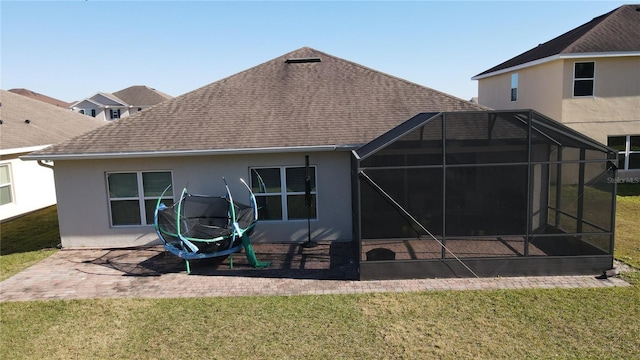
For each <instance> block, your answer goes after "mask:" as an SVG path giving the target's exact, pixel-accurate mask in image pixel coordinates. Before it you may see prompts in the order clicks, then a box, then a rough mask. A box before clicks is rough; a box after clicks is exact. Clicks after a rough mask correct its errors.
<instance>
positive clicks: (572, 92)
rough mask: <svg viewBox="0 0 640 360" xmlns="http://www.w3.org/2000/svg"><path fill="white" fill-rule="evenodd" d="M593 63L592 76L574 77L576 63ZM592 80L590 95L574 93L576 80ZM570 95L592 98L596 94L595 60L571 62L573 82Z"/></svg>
mask: <svg viewBox="0 0 640 360" xmlns="http://www.w3.org/2000/svg"><path fill="white" fill-rule="evenodd" d="M585 63H593V76H592V77H590V78H576V65H577V64H585ZM589 80H590V81H592V84H593V85H592V88H591V95H576V81H589ZM571 95H573V97H574V98H593V97H595V96H596V62H595V61H576V62H574V63H573V82H572V83H571Z"/></svg>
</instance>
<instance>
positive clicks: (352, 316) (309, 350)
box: [0, 287, 640, 359]
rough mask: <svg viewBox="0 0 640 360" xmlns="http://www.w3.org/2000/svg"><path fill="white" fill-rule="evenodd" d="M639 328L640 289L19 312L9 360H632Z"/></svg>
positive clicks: (5, 331)
mask: <svg viewBox="0 0 640 360" xmlns="http://www.w3.org/2000/svg"><path fill="white" fill-rule="evenodd" d="M638 319H640V291H639V288H638V287H630V288H603V289H571V290H569V289H546V290H545V289H538V290H499V291H446V292H445V291H442V292H435V291H434V292H422V293H385V294H364V295H322V296H290V297H283V296H271V297H240V298H186V299H126V300H123V299H118V300H103V299H102V300H82V301H35V302H17V303H4V304H2V334H1V335H0V336H1V340H2V346H1V349H0V357H1V358H3V359H10V358H11V359H16V358H42V357H44V358H47V359H71V358H73V359H88V358H92V359H107V358H119V359H187V358H196V359H200V358H207V359H266V358H275V359H301V358H310V359H333V358H347V359H396V358H400V359H401V358H407V359H408V358H450V359H460V358H484V359H491V358H517V359H520V358H532V359H533V358H535V359H542V358H551V357H559V358H576V359H583V358H609V359H625V358H630V357H633V354H636V355H637V354H640V338H639V337H638V333H640V321H638Z"/></svg>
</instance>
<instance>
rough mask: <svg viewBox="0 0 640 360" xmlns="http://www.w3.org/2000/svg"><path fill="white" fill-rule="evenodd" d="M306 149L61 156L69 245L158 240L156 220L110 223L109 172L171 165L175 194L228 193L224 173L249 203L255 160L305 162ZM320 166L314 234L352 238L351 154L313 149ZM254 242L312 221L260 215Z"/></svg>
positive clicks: (59, 176) (301, 232)
mask: <svg viewBox="0 0 640 360" xmlns="http://www.w3.org/2000/svg"><path fill="white" fill-rule="evenodd" d="M304 155H305V154H276V155H234V156H200V157H177V158H147V159H125V160H92V161H81V160H68V161H57V162H56V169H55V179H56V185H57V195H58V216H59V219H60V235H61V238H62V245H63V246H64V247H71V248H74V247H124V246H141V245H146V244H150V243H157V242H158V239H157V236H156V234H155V231H154V230H153V227H152V226H130V227H111V226H110V221H109V206H108V203H107V189H106V177H105V173H106V172H110V171H144V170H171V171H172V172H173V184H174V190H173V191H174V196H176V197H177V196H179V195H180V192H181V191H182V188H183V187H184V186H186V185H187V184H188V187H189V190H190V191H191V192H192V193H199V194H220V195H224V194H225V190H224V183H223V182H222V176H224V177H225V178H226V179H227V182H228V183H229V186H230V188H231V191H232V194H233V195H234V199H236V200H237V201H240V202H245V203H248V193H247V191H246V189H245V188H244V186H243V185H242V184H241V183H240V182H239V180H238V179H239V178H241V177H242V178H244V179H245V180H248V177H249V167H253V166H286V165H294V166H304ZM309 155H310V163H311V165H316V166H317V192H318V209H317V211H318V219H317V220H312V221H311V228H312V233H313V235H312V237H313V239H314V240H338V241H341V240H350V239H351V195H350V194H351V188H350V186H351V185H350V182H351V179H350V157H349V156H350V154H349V153H348V152H323V153H320V152H318V153H310V154H309ZM252 240H253V241H255V242H260V241H262V242H268V241H272V242H294V241H306V240H307V221H306V220H297V221H288V222H282V221H277V222H275V221H260V222H259V223H258V225H257V227H256V230H255V232H254V234H253V235H252Z"/></svg>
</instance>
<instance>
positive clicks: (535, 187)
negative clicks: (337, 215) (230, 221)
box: [352, 110, 617, 279]
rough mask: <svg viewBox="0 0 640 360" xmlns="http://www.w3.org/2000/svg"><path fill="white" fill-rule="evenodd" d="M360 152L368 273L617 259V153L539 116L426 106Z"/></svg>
mask: <svg viewBox="0 0 640 360" xmlns="http://www.w3.org/2000/svg"><path fill="white" fill-rule="evenodd" d="M353 155H354V156H353V165H352V166H353V174H354V175H353V176H354V177H355V178H354V179H353V180H354V181H353V186H354V189H353V192H352V193H353V196H354V198H353V209H354V244H355V245H356V247H357V253H358V254H359V267H360V278H361V279H392V278H429V277H475V276H479V277H488V276H515V275H554V274H557V275H560V274H599V273H601V271H602V270H603V269H609V268H611V267H612V265H613V242H614V217H615V194H616V185H615V171H616V166H615V164H617V162H616V157H617V154H616V152H615V150H613V149H610V148H608V147H606V146H604V145H602V144H600V143H598V142H596V141H594V140H591V139H589V138H587V137H585V136H584V135H581V134H580V133H578V132H575V131H573V130H571V129H570V128H567V127H566V126H563V125H561V124H560V123H558V122H556V121H554V120H551V119H549V118H547V117H545V116H543V115H541V114H539V113H537V112H535V111H531V110H522V111H487V112H453V113H423V114H419V115H417V116H415V117H413V118H411V119H409V120H407V121H406V122H404V123H403V124H401V125H400V126H398V127H397V128H395V129H393V130H391V131H389V132H388V133H386V134H384V135H382V136H380V137H379V138H377V139H375V140H373V141H372V142H370V143H369V144H366V145H364V146H362V147H361V148H359V149H357V150H354V151H353Z"/></svg>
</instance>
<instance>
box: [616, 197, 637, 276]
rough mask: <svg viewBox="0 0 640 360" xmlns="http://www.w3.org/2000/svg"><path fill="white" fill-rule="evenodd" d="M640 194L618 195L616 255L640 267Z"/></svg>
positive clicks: (619, 258)
mask: <svg viewBox="0 0 640 360" xmlns="http://www.w3.org/2000/svg"><path fill="white" fill-rule="evenodd" d="M638 221H640V195H637V196H618V199H617V203H616V243H615V253H614V255H615V257H616V259H618V260H620V261H623V262H625V263H627V264H629V265H631V266H633V267H635V268H640V230H639V229H638Z"/></svg>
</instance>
